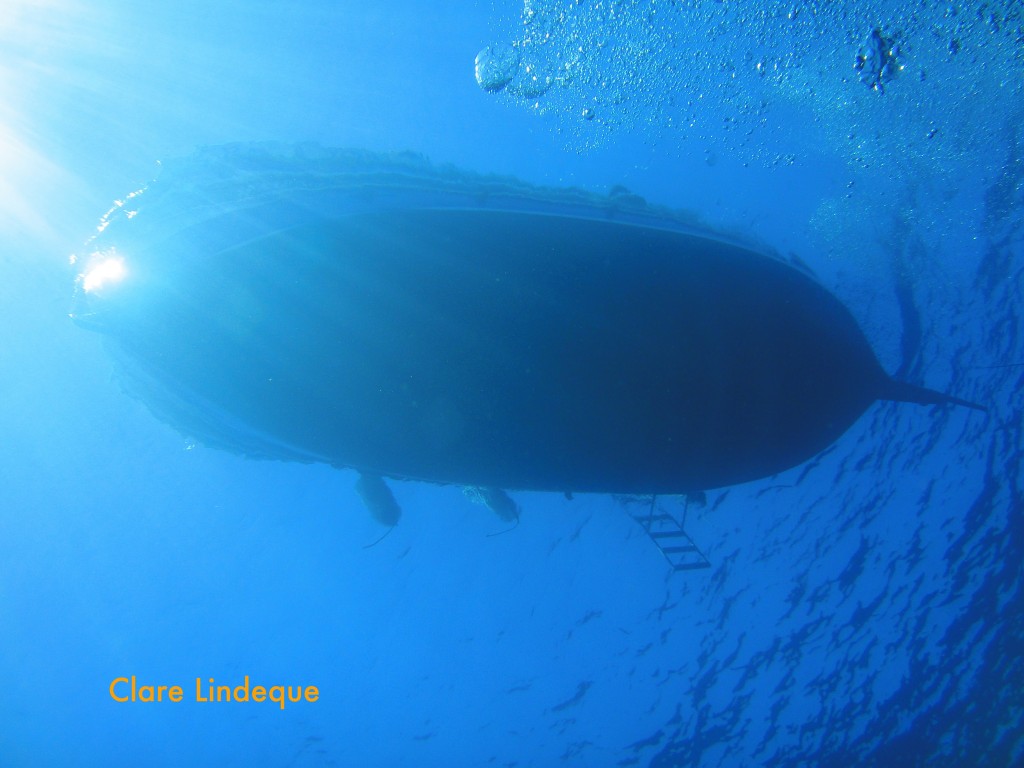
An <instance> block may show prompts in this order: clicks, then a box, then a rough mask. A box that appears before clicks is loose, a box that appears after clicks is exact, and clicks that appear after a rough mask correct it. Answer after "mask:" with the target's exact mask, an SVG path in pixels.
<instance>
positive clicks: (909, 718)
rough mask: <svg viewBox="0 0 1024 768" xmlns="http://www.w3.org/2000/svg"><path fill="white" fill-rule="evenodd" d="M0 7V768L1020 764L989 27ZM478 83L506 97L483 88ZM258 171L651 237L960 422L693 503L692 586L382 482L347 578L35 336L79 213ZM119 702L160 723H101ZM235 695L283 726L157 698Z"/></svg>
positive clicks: (1017, 38)
mask: <svg viewBox="0 0 1024 768" xmlns="http://www.w3.org/2000/svg"><path fill="white" fill-rule="evenodd" d="M7 6H8V7H7V8H6V9H5V12H4V15H3V16H4V17H3V20H2V21H0V171H2V173H0V270H2V272H0V274H2V277H3V279H2V280H0V327H2V328H3V329H4V333H3V336H2V339H3V343H2V345H0V435H2V436H3V439H2V440H0V480H2V484H0V489H2V491H0V629H2V633H0V638H2V639H0V681H2V693H0V766H37V765H47V766H49V765H53V766H122V765H123V766H137V765H153V766H164V765H166V766H180V765H238V766H243V765H245V766H250V765H267V766H317V765H333V766H382V767H388V766H453V767H455V766H467V767H468V766H486V765H495V766H513V765H514V766H539V767H541V768H545V767H547V766H559V765H566V766H620V765H623V766H629V765H638V766H657V767H658V768H667V767H668V766H687V767H689V766H726V767H731V766H849V765H865V766H901V767H903V766H1014V765H1020V764H1024V693H1022V692H1024V594H1022V576H1024V574H1022V568H1024V566H1022V563H1024V498H1022V493H1024V490H1022V486H1021V484H1022V478H1021V472H1022V466H1021V462H1022V455H1024V446H1022V440H1024V437H1022V431H1021V419H1020V406H1021V396H1020V392H1021V391H1022V388H1024V387H1022V384H1024V381H1022V379H1024V368H1021V367H1020V364H1021V363H1024V335H1022V319H1021V314H1020V312H1021V296H1022V285H1021V281H1022V276H1024V269H1022V267H1024V253H1022V251H1024V159H1022V158H1024V136H1021V135H1020V130H1019V125H1020V124H1021V118H1022V116H1024V108H1022V105H1024V94H1022V93H1021V91H1022V89H1024V78H1022V71H1024V26H1022V25H1024V17H1022V12H1021V9H1020V7H1019V4H1018V3H1016V2H1011V1H1010V0H1007V1H1006V2H975V3H963V4H960V3H950V4H933V3H920V4H912V3H894V2H869V3H863V2H857V3H853V2H849V3H846V4H841V3H818V4H814V3H810V4H802V3H786V4H779V3H745V2H722V3H702V2H675V3H673V2H656V1H655V0H646V1H642V0H638V1H637V2H621V3H616V2H603V3H597V2H588V1H586V0H585V1H584V2H581V3H578V4H577V3H572V2H537V1H533V0H531V1H530V2H527V3H526V5H525V6H524V5H522V4H519V3H515V2H511V1H510V2H502V3H497V2H495V3H473V4H469V3H459V4H434V3H425V2H411V1H409V0H406V1H405V2H399V1H397V0H396V1H394V2H391V1H389V0H385V1H384V2H378V3H367V4H361V5H358V4H354V3H316V2H304V3H284V2H269V1H260V2H247V3H233V4H211V3H208V2H192V1H190V0H176V1H175V2H165V1H164V0H155V1H154V2H149V3H127V2H123V1H118V2H113V1H111V2H87V1H85V0H82V1H77V0H50V2H40V1H36V0H9V2H8V4H7ZM874 30H878V34H877V35H874V36H873V35H872V33H873V31H874ZM873 39H881V40H883V41H884V43H885V44H884V45H883V46H882V49H883V50H881V53H879V50H878V49H873V48H872V40H873ZM488 46H492V51H493V50H498V51H499V52H500V51H505V52H506V53H507V52H508V51H509V50H511V51H513V53H514V56H512V59H513V61H515V62H516V63H517V69H516V70H515V71H514V72H513V74H512V78H511V79H510V80H509V82H508V84H507V85H506V86H505V87H504V88H503V89H502V90H500V91H497V92H489V91H487V90H485V89H484V88H482V87H481V85H480V84H478V82H477V80H476V78H475V71H474V58H475V57H476V56H477V54H478V52H480V51H481V50H483V49H485V48H487V47H488ZM501 46H505V48H502V47H501ZM858 56H861V57H862V58H861V59H860V60H858ZM880 57H881V58H880ZM858 61H860V63H861V68H860V69H858V68H857V64H858ZM882 65H885V66H886V67H888V68H887V69H886V68H884V67H883V66H882ZM873 68H876V69H877V71H874V70H873ZM538 83H540V84H539V85H538ZM540 91H543V93H540ZM268 140H269V141H280V142H304V141H311V142H318V143H320V144H323V145H325V146H340V147H361V148H366V149H371V150H377V151H392V150H414V151H417V152H421V153H424V154H426V155H428V156H429V157H430V158H431V159H432V160H434V161H435V162H438V163H454V164H456V165H458V166H460V167H463V168H467V169H470V170H475V171H480V172H497V173H502V174H511V175H515V176H518V177H520V178H522V179H524V180H526V181H529V182H533V183H543V184H548V185H556V186H567V185H576V186H580V187H584V188H587V189H592V190H595V191H599V192H600V191H605V190H607V189H609V188H611V187H612V186H614V185H624V186H626V187H628V188H629V190H630V191H632V192H634V193H636V194H639V195H643V196H644V197H645V198H647V199H649V200H651V201H653V202H656V203H659V204H666V205H671V206H675V207H679V208H688V209H692V210H695V211H697V212H699V213H700V214H701V215H702V216H704V217H705V218H706V219H707V220H709V221H711V222H715V223H716V224H718V225H720V226H722V227H724V228H728V229H730V230H742V231H744V232H746V233H748V234H750V235H751V236H752V237H758V238H761V239H763V240H764V241H766V242H767V243H769V244H770V245H771V246H773V247H774V248H776V249H777V250H779V251H780V252H782V253H789V252H794V253H796V254H798V255H799V256H800V258H801V259H803V260H804V261H805V262H806V263H807V264H808V265H809V266H810V267H811V268H812V269H813V270H814V271H815V273H816V274H817V275H818V276H819V277H820V278H821V279H822V281H823V282H824V283H825V284H826V285H827V286H828V287H829V288H830V289H831V290H833V291H834V292H835V293H836V294H837V295H838V296H839V297H840V298H841V299H842V300H843V301H844V302H845V303H846V304H847V306H849V307H850V309H851V310H852V312H853V313H854V314H855V316H856V317H857V319H858V321H859V322H860V323H861V324H862V326H863V327H864V329H865V331H866V333H867V335H868V337H869V339H870V340H871V342H872V345H873V346H874V347H875V349H876V350H877V351H878V353H879V356H880V359H881V360H882V362H883V364H884V365H885V367H886V369H887V370H888V371H890V372H898V373H899V375H900V376H901V377H903V378H906V379H908V380H911V381H915V382H918V383H923V384H926V385H928V386H931V387H934V388H937V389H941V390H944V391H950V392H953V393H955V394H957V395H959V396H961V397H966V398H969V399H972V400H975V401H979V402H983V403H985V404H986V405H988V406H989V408H990V412H989V414H988V415H987V416H985V415H982V414H978V413H974V412H969V411H966V410H964V409H948V408H924V407H918V406H913V405H907V404H894V403H884V404H876V405H874V406H872V408H871V409H870V410H869V411H868V412H867V413H866V414H865V415H864V417H862V418H861V420H860V421H858V422H857V423H856V424H855V425H854V427H853V428H852V429H851V430H850V431H849V432H848V433H847V434H846V435H844V436H843V437H842V439H841V440H840V441H838V442H837V443H836V444H835V445H834V446H833V447H832V448H831V449H829V450H828V451H826V452H825V453H824V454H823V455H822V456H820V457H818V458H816V459H814V460H813V461H811V462H809V463H807V464H805V465H803V466H801V467H798V468H796V469H794V470H791V471H789V472H785V473H783V474H781V475H778V476H776V477H774V478H769V479H766V480H763V481H758V482H752V483H749V484H746V485H743V486H738V487H734V488H730V489H720V490H715V491H710V492H709V493H708V494H707V500H706V504H704V505H703V506H701V505H696V504H690V505H689V506H688V508H687V509H688V511H687V530H688V532H689V533H690V535H691V536H692V537H693V538H694V540H695V541H696V542H697V543H698V544H699V545H700V547H701V549H702V550H703V551H704V552H705V554H706V555H707V557H708V559H709V560H710V562H711V563H712V567H711V568H709V569H706V570H702V571H692V572H687V573H682V574H680V573H675V574H673V573H672V572H671V569H670V567H669V566H668V564H667V563H666V561H665V560H664V559H663V558H662V556H661V554H660V553H659V552H658V550H657V549H656V548H655V546H654V545H653V544H652V542H651V541H650V539H648V538H647V536H646V535H645V534H644V532H643V531H642V530H641V528H640V527H639V526H638V525H637V524H636V523H635V522H633V521H632V520H631V519H630V517H629V515H628V514H627V510H626V509H624V508H623V506H622V505H621V504H620V503H618V502H617V501H616V500H614V499H612V498H609V497H600V496H585V495H581V496H577V497H576V498H574V499H572V500H568V499H565V498H563V497H562V496H555V495H544V494H517V495H516V500H517V502H518V503H519V505H520V508H521V510H522V514H521V520H520V522H519V525H518V526H517V527H516V528H515V529H514V530H512V531H509V532H507V533H502V534H501V535H497V536H494V535H492V534H496V533H499V532H501V531H503V530H505V528H506V527H507V526H506V524H505V523H503V522H502V521H501V520H499V519H498V518H497V517H496V516H495V515H493V514H491V513H490V512H489V511H487V510H486V509H484V508H483V507H482V506H480V505H478V504H474V503H472V501H471V500H470V499H469V498H467V497H466V496H465V495H464V494H463V493H462V492H461V490H460V489H457V488H451V487H435V486H430V485H419V484H413V483H399V484H395V485H394V489H395V493H396V496H397V497H398V500H399V502H400V503H401V505H402V507H403V510H404V514H403V517H402V520H401V522H400V524H399V525H398V526H397V527H396V528H395V529H394V531H393V532H392V533H390V534H389V535H388V536H387V538H385V539H383V540H382V541H380V543H378V544H377V545H376V546H373V547H370V548H366V545H368V544H370V543H372V542H374V541H375V540H377V539H378V538H379V536H380V534H381V532H382V530H381V528H380V526H379V525H378V524H377V523H376V522H375V521H374V520H373V519H372V518H371V516H370V515H368V514H367V513H366V511H365V510H364V509H363V508H362V506H361V504H360V501H359V498H358V496H357V494H356V493H355V490H354V485H355V479H356V478H355V475H354V474H351V473H348V472H343V471H338V470H332V469H330V468H327V467H324V466H319V465H303V464H295V463H283V462H272V461H264V462H260V461H252V460H246V459H243V458H241V457H238V456H235V455H232V454H231V453H227V452H223V451H218V450H216V449H212V448H209V447H206V446H204V445H202V444H196V443H193V442H192V441H190V440H189V439H188V438H186V437H183V436H182V435H180V434H178V433H177V432H175V431H174V430H173V429H172V428H170V427H168V426H165V425H164V424H163V423H161V422H160V421H159V420H157V419H156V418H154V417H153V416H152V415H151V414H150V412H149V411H148V410H147V409H146V407H145V405H144V404H143V403H141V402H139V401H137V400H135V399H132V398H130V397H128V396H127V395H125V394H124V393H123V392H122V390H121V387H120V384H119V381H118V380H117V379H116V378H115V377H114V375H113V370H114V369H113V363H112V361H111V360H110V358H109V356H108V355H107V354H106V351H105V350H104V348H103V345H102V343H101V340H100V337H99V336H98V335H96V334H91V333H88V332H86V331H84V330H82V329H80V328H78V327H76V326H75V325H73V324H72V323H71V322H70V321H69V320H68V317H67V314H68V311H69V306H70V302H71V290H72V285H71V284H72V272H71V270H70V269H69V267H68V265H67V262H68V256H69V254H70V253H72V252H75V251H76V250H78V249H80V247H81V245H82V243H83V242H84V241H85V240H86V239H87V238H88V236H89V235H90V234H91V233H93V232H94V231H95V227H96V225H97V222H98V221H99V219H100V216H101V214H103V212H104V211H106V210H108V209H109V208H110V206H111V203H112V201H114V200H122V199H123V196H124V195H126V194H127V193H128V192H130V191H132V190H134V189H137V188H139V187H140V186H141V185H143V184H145V183H146V182H147V181H148V180H149V179H151V178H152V177H153V176H154V175H155V174H156V173H157V162H158V161H160V160H167V159H170V158H174V157H180V156H184V155H188V154H190V153H191V152H192V151H193V150H194V149H195V147H197V146H202V145H211V144H221V143H225V142H234V141H268ZM664 502H665V503H666V504H678V502H677V501H673V500H664ZM677 508H680V509H681V507H677ZM132 675H134V676H137V678H138V680H139V682H140V684H150V685H181V686H182V687H183V688H184V692H185V700H184V701H182V702H180V703H173V702H163V703H142V702H135V703H132V702H128V703H119V702H116V701H114V700H113V699H112V698H111V696H110V693H109V689H110V685H111V682H112V681H113V680H114V679H115V678H118V677H130V676H132ZM246 675H248V676H249V677H250V679H251V682H252V684H253V685H267V686H270V685H292V686H295V685H303V686H309V685H313V686H317V687H318V689H319V693H320V695H319V699H318V700H317V701H316V702H299V703H291V704H288V705H287V706H286V708H285V709H284V710H283V711H281V710H280V709H279V708H277V707H276V706H275V705H271V704H268V703H262V704H260V703H254V702H247V703H242V702H231V703H226V702H220V703H216V702H214V703H197V702H196V701H195V700H194V697H193V695H192V694H193V692H194V684H195V679H196V678H197V677H199V678H202V679H203V680H208V679H209V678H211V677H212V678H214V679H215V680H216V681H217V683H218V684H223V685H231V686H235V685H238V684H240V683H241V682H242V679H243V677H244V676H246Z"/></svg>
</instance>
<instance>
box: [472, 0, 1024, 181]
mask: <svg viewBox="0 0 1024 768" xmlns="http://www.w3.org/2000/svg"><path fill="white" fill-rule="evenodd" d="M1022 14H1024V11H1022V10H1021V7H1020V3H1019V2H1017V0H1001V1H1000V0H981V2H973V3H962V4H958V3H949V4H946V3H934V2H932V1H931V0H918V2H916V3H913V2H911V3H904V4H898V5H892V4H887V3H882V2H880V0H867V1H866V2H865V1H864V0H857V1H856V2H854V1H853V0H850V1H849V2H845V3H842V2H826V1H825V0H819V1H818V2H792V0H791V1H790V2H773V1H772V0H768V2H764V0H761V1H759V2H758V1H754V0H731V1H730V2H716V3H709V2H703V1H702V0H574V2H566V0H525V1H524V4H523V9H522V13H521V15H520V27H519V30H518V32H513V33H512V34H511V35H510V37H509V39H508V41H507V42H502V43H492V44H491V45H489V46H487V47H486V48H484V49H483V50H482V51H481V52H480V54H479V55H478V57H477V82H478V83H479V84H480V86H481V88H483V89H484V90H486V91H488V92H491V93H494V94H497V95H498V97H499V98H502V99H506V100H507V101H508V103H509V104H510V105H521V106H522V107H525V108H528V109H530V110H531V111H532V112H534V113H537V114H543V115H547V116H549V117H554V119H555V123H556V125H557V128H556V130H558V131H560V132H561V133H563V134H564V135H565V136H566V138H567V139H568V141H567V143H568V144H569V145H570V146H571V147H572V148H574V149H577V150H580V151H585V150H587V149H588V148H592V147H594V146H598V145H600V144H602V142H603V141H604V140H606V139H608V138H611V137H615V136H616V135H619V134H623V133H637V132H643V133H644V134H645V135H647V136H650V137H651V138H652V140H660V139H668V140H669V142H667V143H670V144H672V145H674V146H678V147H687V145H688V144H689V145H690V146H688V147H687V149H686V150H683V151H690V152H692V151H693V147H692V142H699V143H700V144H702V145H703V147H702V148H701V150H700V151H706V152H707V153H709V155H711V156H719V157H721V156H730V157H735V158H742V160H743V162H745V163H751V164H756V165H759V166H762V167H772V166H782V165H788V164H790V163H793V162H799V161H800V158H801V157H802V156H805V155H806V154H807V151H808V150H813V149H814V148H822V149H824V150H826V151H828V152H830V153H836V152H838V153H839V154H840V155H841V156H842V157H843V158H844V159H845V161H846V162H847V163H848V165H849V166H850V167H851V168H853V169H860V170H865V169H869V168H879V167H882V166H886V165H891V164H892V163H896V164H899V165H900V166H901V167H904V168H909V167H912V166H913V165H914V164H915V163H925V164H927V165H929V166H930V167H933V168H935V169H938V170H939V171H941V168H942V167H943V165H944V157H945V156H948V154H949V153H959V152H962V151H963V149H964V147H965V146H966V145H967V144H969V143H970V142H971V141H973V139H971V137H972V136H976V135H977V133H978V131H979V130H981V131H982V132H984V130H985V126H990V125H991V124H992V123H993V112H995V113H997V114H1005V115H1009V114H1011V113H1013V112H1014V111H1015V110H1016V109H1018V107H1017V106H1016V105H1018V104H1021V103H1024V94H1022V90H1024V80H1022V78H1021V77H1020V71H1021V64H1022V62H1024V18H1022ZM965 54H966V55H965ZM865 85H866V86H868V87H867V88H865ZM938 104H941V105H943V108H942V109H937V108H936V105H938ZM780 137H790V138H791V140H790V141H789V144H790V145H791V146H790V147H788V148H787V147H785V146H781V145H780V141H781V139H780ZM794 147H795V148H796V149H795V150H794Z"/></svg>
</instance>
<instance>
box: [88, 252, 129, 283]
mask: <svg viewBox="0 0 1024 768" xmlns="http://www.w3.org/2000/svg"><path fill="white" fill-rule="evenodd" d="M126 274H128V271H127V270H126V269H125V266H124V259H123V258H122V257H121V256H118V255H117V254H116V253H115V252H114V251H112V250H111V251H105V252H99V251H97V252H96V253H93V254H91V255H90V256H89V266H88V267H86V269H85V271H84V272H82V274H81V277H80V280H81V281H82V290H83V291H85V292H86V293H95V292H96V291H98V290H100V289H101V288H104V287H106V286H109V285H111V284H113V283H119V282H121V281H122V280H124V277H125V275H126Z"/></svg>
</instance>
